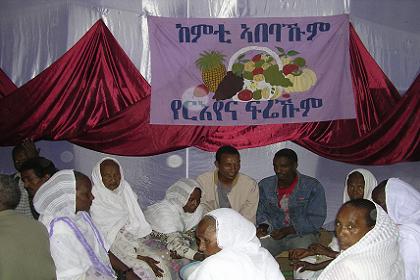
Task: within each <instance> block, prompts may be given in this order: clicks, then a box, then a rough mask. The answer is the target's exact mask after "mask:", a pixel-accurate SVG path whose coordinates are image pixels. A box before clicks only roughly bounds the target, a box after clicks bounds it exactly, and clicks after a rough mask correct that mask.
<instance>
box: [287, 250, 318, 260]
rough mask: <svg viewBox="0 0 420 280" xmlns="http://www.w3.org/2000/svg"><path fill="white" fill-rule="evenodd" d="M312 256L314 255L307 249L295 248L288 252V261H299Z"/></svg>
mask: <svg viewBox="0 0 420 280" xmlns="http://www.w3.org/2000/svg"><path fill="white" fill-rule="evenodd" d="M313 255H315V253H314V252H313V251H311V250H309V249H303V248H296V249H290V250H289V260H300V259H303V258H306V257H309V256H313Z"/></svg>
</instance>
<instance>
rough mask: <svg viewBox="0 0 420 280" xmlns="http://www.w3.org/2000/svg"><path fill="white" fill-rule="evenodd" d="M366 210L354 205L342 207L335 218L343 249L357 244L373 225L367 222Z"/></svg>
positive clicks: (336, 229) (338, 237)
mask: <svg viewBox="0 0 420 280" xmlns="http://www.w3.org/2000/svg"><path fill="white" fill-rule="evenodd" d="M366 211H367V210H365V209H360V208H356V207H352V206H344V207H342V208H341V209H340V211H339V212H338V214H337V218H336V220H335V234H336V236H337V239H338V244H339V245H340V249H341V250H346V249H348V248H349V247H351V246H353V245H354V244H356V243H357V242H358V241H359V240H360V239H361V238H362V237H363V236H365V234H366V233H368V232H369V231H370V230H371V229H372V227H371V226H368V225H367V223H366Z"/></svg>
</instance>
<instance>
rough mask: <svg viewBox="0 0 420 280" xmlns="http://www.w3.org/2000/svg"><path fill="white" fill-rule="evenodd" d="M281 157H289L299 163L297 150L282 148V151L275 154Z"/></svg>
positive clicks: (276, 156) (275, 156)
mask: <svg viewBox="0 0 420 280" xmlns="http://www.w3.org/2000/svg"><path fill="white" fill-rule="evenodd" d="M279 157H285V158H288V159H289V160H291V161H293V162H295V163H297V162H298V157H297V154H296V152H295V151H293V150H292V149H287V148H285V149H281V150H280V151H278V152H277V153H276V154H275V155H274V158H279Z"/></svg>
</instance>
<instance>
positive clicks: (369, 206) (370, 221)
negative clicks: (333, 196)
mask: <svg viewBox="0 0 420 280" xmlns="http://www.w3.org/2000/svg"><path fill="white" fill-rule="evenodd" d="M345 206H352V207H354V208H358V209H364V210H366V211H365V212H366V216H365V219H366V224H367V225H368V226H370V227H371V226H374V225H375V224H376V216H377V211H376V206H375V203H373V202H372V201H370V200H367V199H364V198H358V199H353V200H349V201H347V202H346V203H344V204H343V206H341V208H343V207H345Z"/></svg>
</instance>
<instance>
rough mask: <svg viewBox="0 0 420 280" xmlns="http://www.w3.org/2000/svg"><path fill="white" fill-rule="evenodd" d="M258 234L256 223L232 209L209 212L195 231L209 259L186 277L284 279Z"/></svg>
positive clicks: (241, 279) (203, 278)
mask: <svg viewBox="0 0 420 280" xmlns="http://www.w3.org/2000/svg"><path fill="white" fill-rule="evenodd" d="M255 233H256V231H255V226H254V225H253V224H252V223H251V222H249V221H248V220H246V219H245V218H244V217H243V216H241V215H240V214H239V213H238V212H236V211H234V210H232V209H228V208H221V209H217V210H214V211H211V212H210V213H208V214H207V215H206V216H205V217H204V218H203V219H202V220H201V222H200V223H199V224H198V227H197V231H196V237H197V240H198V242H197V243H198V244H199V250H200V251H201V252H203V253H204V255H205V256H206V259H205V260H204V261H203V262H201V263H200V264H199V265H198V266H197V267H196V268H195V270H194V271H193V272H192V274H191V275H189V276H188V278H187V279H188V280H196V279H197V280H207V279H209V280H210V279H229V280H235V279H238V280H239V279H240V280H248V279H249V280H255V279H260V280H284V276H283V274H282V273H281V271H280V269H279V265H278V263H277V262H276V260H275V259H274V258H273V256H271V255H270V254H269V252H268V251H267V250H266V249H264V248H262V247H261V244H260V242H259V240H258V238H257V237H256V235H255Z"/></svg>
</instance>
